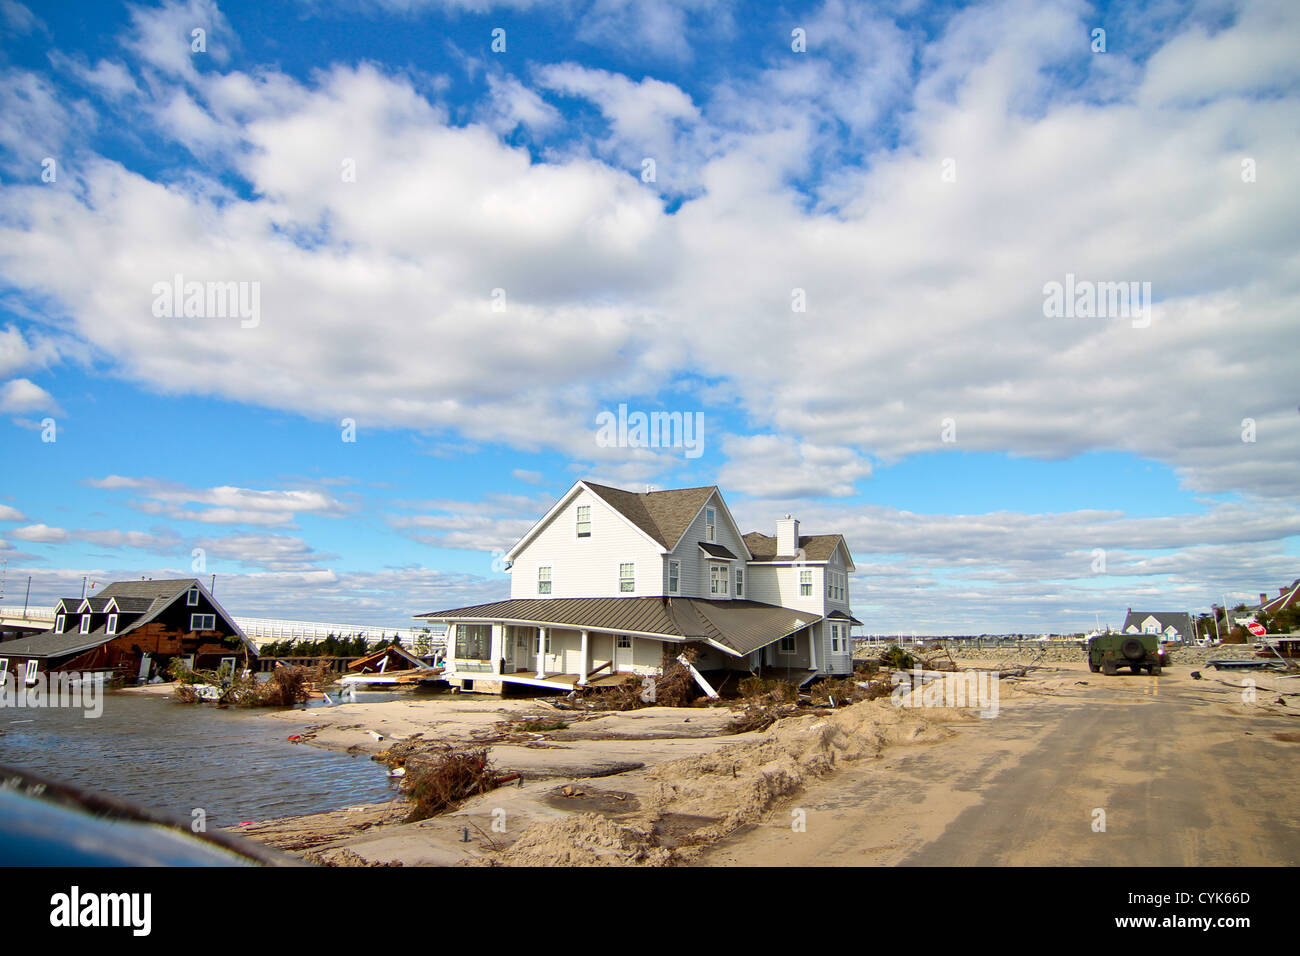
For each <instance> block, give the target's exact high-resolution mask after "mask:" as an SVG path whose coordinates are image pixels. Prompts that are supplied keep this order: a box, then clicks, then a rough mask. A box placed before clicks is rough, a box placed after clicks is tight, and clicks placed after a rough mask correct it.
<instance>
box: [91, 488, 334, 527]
mask: <svg viewBox="0 0 1300 956" xmlns="http://www.w3.org/2000/svg"><path fill="white" fill-rule="evenodd" d="M87 484H89V485H90V486H91V487H94V488H101V489H104V490H106V491H131V492H134V493H136V494H137V495H138V496H139V497H138V498H137V499H136V500H134V501H132V502H131V504H132V506H133V507H135V508H137V509H138V510H140V511H142V512H144V513H145V514H151V515H164V516H166V517H169V518H172V519H174V520H180V521H197V522H202V523H204V524H252V525H264V526H275V525H288V524H291V523H292V522H293V521H294V520H295V519H296V518H298V517H299V516H301V515H317V516H324V517H337V516H339V515H342V514H345V513H346V511H347V507H346V505H345V504H344V503H343V502H342V501H341V500H339V499H337V498H335V497H333V496H332V495H329V494H326V493H325V492H323V491H320V490H317V489H311V488H292V489H286V490H274V489H254V488H240V487H236V486H233V485H221V486H218V487H215V488H191V487H188V486H186V485H182V484H180V483H177V482H169V481H162V480H160V479H156V478H128V477H123V476H121V475H109V476H108V477H106V478H98V479H92V480H90V481H88V482H87ZM191 505H198V506H200V507H198V508H193V507H188V506H191Z"/></svg>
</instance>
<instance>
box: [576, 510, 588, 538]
mask: <svg viewBox="0 0 1300 956" xmlns="http://www.w3.org/2000/svg"><path fill="white" fill-rule="evenodd" d="M578 537H579V538H590V537H591V505H579V506H578Z"/></svg>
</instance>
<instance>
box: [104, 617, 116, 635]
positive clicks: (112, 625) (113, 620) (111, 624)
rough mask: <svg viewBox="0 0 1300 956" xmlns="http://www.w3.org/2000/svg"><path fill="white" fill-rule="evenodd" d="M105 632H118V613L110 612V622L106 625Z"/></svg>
mask: <svg viewBox="0 0 1300 956" xmlns="http://www.w3.org/2000/svg"><path fill="white" fill-rule="evenodd" d="M104 633H105V634H116V633H117V615H116V614H110V615H109V616H108V624H107V625H106V626H105V627H104Z"/></svg>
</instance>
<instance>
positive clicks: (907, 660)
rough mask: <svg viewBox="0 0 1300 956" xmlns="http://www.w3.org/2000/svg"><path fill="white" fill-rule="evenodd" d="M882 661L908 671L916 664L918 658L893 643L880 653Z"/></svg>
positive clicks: (884, 663) (887, 665)
mask: <svg viewBox="0 0 1300 956" xmlns="http://www.w3.org/2000/svg"><path fill="white" fill-rule="evenodd" d="M880 663H881V664H883V665H885V666H886V667H892V668H894V669H895V670H900V671H908V670H911V669H912V668H913V667H915V666H916V658H915V657H913V656H912V655H911V654H909V653H907V651H905V650H903V649H902V648H901V647H899V646H898V645H897V644H892V645H890V646H889V647H888V648H887V649H886V650H885V652H884V653H883V654H881V655H880Z"/></svg>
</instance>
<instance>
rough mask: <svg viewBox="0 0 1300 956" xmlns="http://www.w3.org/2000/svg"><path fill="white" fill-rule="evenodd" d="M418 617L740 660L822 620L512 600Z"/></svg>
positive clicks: (679, 605) (701, 607)
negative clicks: (530, 627)
mask: <svg viewBox="0 0 1300 956" xmlns="http://www.w3.org/2000/svg"><path fill="white" fill-rule="evenodd" d="M416 617H419V618H426V619H429V620H446V621H484V622H487V621H492V622H495V623H514V624H540V625H542V626H554V627H570V628H590V629H592V630H597V631H612V632H624V633H627V632H632V633H638V634H647V635H651V636H662V637H666V638H671V639H676V640H698V641H708V642H710V643H712V644H714V645H715V646H717V647H719V648H720V649H722V650H724V651H727V652H728V653H731V654H734V655H736V656H738V657H743V656H744V655H745V654H748V653H750V652H752V651H756V650H758V649H759V648H761V647H766V646H767V645H768V644H771V643H772V642H774V641H779V640H780V639H781V638H783V637H786V636H787V635H789V634H793V633H794V632H795V631H798V630H800V629H801V628H804V627H807V626H808V625H809V624H815V623H817V622H818V621H820V620H821V615H819V614H813V613H810V612H807V611H795V610H792V609H791V608H786V607H778V606H776V605H773V604H759V603H758V602H757V601H706V600H703V599H701V598H685V597H670V598H663V597H628V598H622V597H596V598H514V599H511V600H508V601H496V602H493V603H491V604H476V605H472V606H470V607H461V608H450V609H448V610H445V611H430V612H429V613H428V614H417V615H416Z"/></svg>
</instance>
